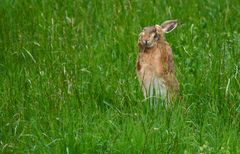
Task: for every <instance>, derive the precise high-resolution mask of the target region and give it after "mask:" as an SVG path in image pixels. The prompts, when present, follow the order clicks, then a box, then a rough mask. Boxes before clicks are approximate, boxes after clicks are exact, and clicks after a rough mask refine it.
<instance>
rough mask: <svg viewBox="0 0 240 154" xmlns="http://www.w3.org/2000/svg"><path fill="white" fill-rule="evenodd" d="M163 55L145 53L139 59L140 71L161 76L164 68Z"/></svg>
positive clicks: (143, 73)
mask: <svg viewBox="0 0 240 154" xmlns="http://www.w3.org/2000/svg"><path fill="white" fill-rule="evenodd" d="M160 59H161V56H160V55H158V54H152V55H143V56H142V57H141V58H140V59H139V61H138V66H139V67H138V71H139V73H140V74H142V75H145V76H146V75H147V76H151V77H153V76H159V74H160V72H161V70H162V64H161V60H160Z"/></svg>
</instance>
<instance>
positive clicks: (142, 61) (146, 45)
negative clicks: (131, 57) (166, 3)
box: [136, 20, 179, 105]
mask: <svg viewBox="0 0 240 154" xmlns="http://www.w3.org/2000/svg"><path fill="white" fill-rule="evenodd" d="M176 27H177V21H176V20H168V21H165V22H164V23H162V24H161V25H156V26H150V27H145V28H144V29H143V31H142V32H141V33H140V36H139V40H138V46H139V55H138V58H137V64H136V71H137V76H138V79H139V81H140V83H141V86H142V90H143V93H144V97H145V98H148V97H150V103H151V105H152V101H151V98H152V97H154V103H156V99H157V98H161V100H167V101H168V102H169V101H171V100H172V99H173V98H175V96H176V95H177V94H178V91H179V84H178V81H177V79H176V76H175V72H174V62H173V55H172V49H171V47H170V46H169V44H168V43H167V42H166V41H165V38H164V33H169V32H171V31H172V30H173V29H175V28H176Z"/></svg>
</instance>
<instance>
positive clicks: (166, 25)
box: [161, 20, 177, 33]
mask: <svg viewBox="0 0 240 154" xmlns="http://www.w3.org/2000/svg"><path fill="white" fill-rule="evenodd" d="M161 27H162V30H163V32H164V33H170V32H171V31H173V30H174V29H175V28H176V27H177V20H167V21H165V22H163V23H162V24H161Z"/></svg>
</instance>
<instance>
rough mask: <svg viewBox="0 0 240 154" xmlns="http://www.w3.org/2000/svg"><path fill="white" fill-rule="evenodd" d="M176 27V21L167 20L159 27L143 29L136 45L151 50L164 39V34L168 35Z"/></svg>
mask: <svg viewBox="0 0 240 154" xmlns="http://www.w3.org/2000/svg"><path fill="white" fill-rule="evenodd" d="M176 27H177V21H176V20H167V21H165V22H164V23H162V24H161V25H156V26H150V27H145V28H144V29H143V31H142V32H141V33H140V36H139V40H138V44H139V45H140V46H142V47H144V48H145V47H146V48H151V47H153V46H155V45H156V44H157V43H158V42H159V41H160V40H163V39H164V33H169V32H171V31H172V30H173V29H175V28H176Z"/></svg>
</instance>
